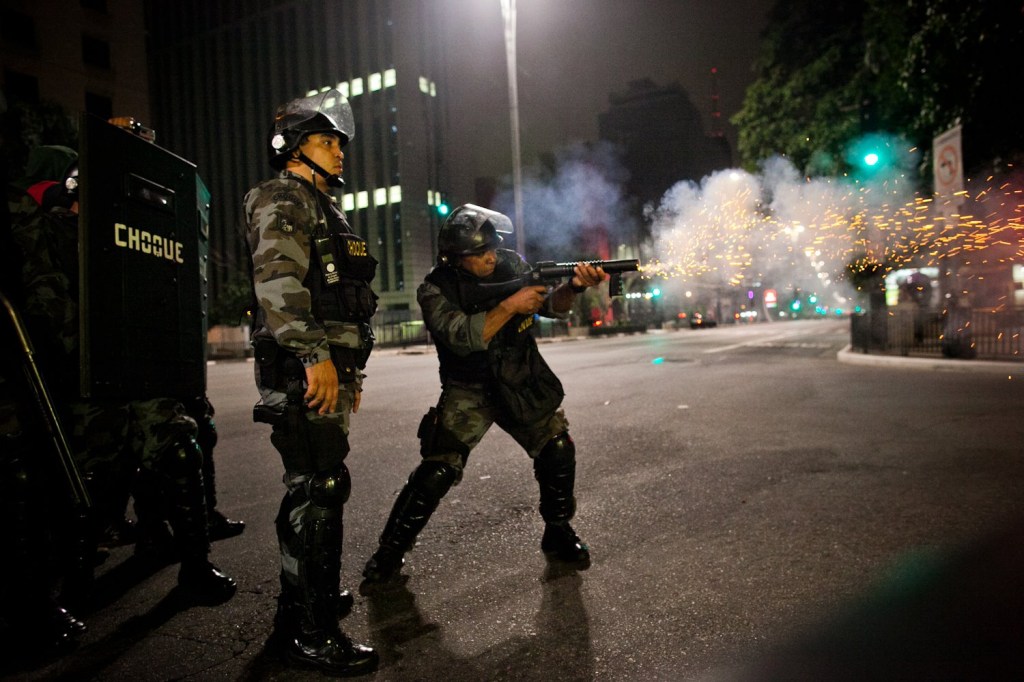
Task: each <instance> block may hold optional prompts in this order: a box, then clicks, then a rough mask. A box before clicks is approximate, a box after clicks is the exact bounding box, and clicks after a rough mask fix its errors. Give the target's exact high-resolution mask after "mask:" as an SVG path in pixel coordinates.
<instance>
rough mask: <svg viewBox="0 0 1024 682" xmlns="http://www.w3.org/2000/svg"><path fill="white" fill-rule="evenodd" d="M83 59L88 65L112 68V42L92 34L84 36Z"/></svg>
mask: <svg viewBox="0 0 1024 682" xmlns="http://www.w3.org/2000/svg"><path fill="white" fill-rule="evenodd" d="M82 61H83V62H85V64H86V65H87V66H95V67H98V68H101V69H109V68H110V43H108V42H107V41H105V40H100V39H99V38H93V37H92V36H86V35H83V36H82Z"/></svg>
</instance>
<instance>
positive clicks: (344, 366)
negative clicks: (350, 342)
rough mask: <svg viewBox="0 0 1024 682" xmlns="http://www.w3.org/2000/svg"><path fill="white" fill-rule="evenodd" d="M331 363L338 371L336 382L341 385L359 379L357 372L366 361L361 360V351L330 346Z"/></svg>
mask: <svg viewBox="0 0 1024 682" xmlns="http://www.w3.org/2000/svg"><path fill="white" fill-rule="evenodd" d="M331 362H333V363H334V368H335V369H336V370H338V381H339V382H340V383H342V384H350V383H352V382H353V381H355V380H356V379H357V378H358V377H359V370H360V369H362V368H363V367H365V366H366V361H365V360H362V351H361V350H359V349H358V348H346V347H345V346H331ZM360 362H362V364H361V365H360Z"/></svg>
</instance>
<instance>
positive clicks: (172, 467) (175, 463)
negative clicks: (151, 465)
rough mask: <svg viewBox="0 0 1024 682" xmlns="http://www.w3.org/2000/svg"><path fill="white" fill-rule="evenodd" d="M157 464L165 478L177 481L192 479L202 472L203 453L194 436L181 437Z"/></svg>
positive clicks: (163, 453) (165, 450)
mask: <svg viewBox="0 0 1024 682" xmlns="http://www.w3.org/2000/svg"><path fill="white" fill-rule="evenodd" d="M156 464H157V467H158V468H159V471H160V473H161V474H163V475H164V476H169V477H170V478H175V479H177V478H183V477H190V476H191V475H193V474H195V472H197V471H202V467H203V451H202V450H200V449H199V444H198V443H196V439H195V438H193V437H192V436H180V437H179V438H178V439H177V440H175V441H174V442H173V443H171V445H169V446H168V447H167V448H165V449H164V451H163V452H161V453H160V455H159V457H157V461H156Z"/></svg>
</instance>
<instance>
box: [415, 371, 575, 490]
mask: <svg viewBox="0 0 1024 682" xmlns="http://www.w3.org/2000/svg"><path fill="white" fill-rule="evenodd" d="M437 405H438V406H437V410H438V412H439V413H440V415H441V420H440V425H441V429H439V430H436V431H435V432H434V434H433V439H432V440H433V442H431V443H425V442H421V446H422V450H421V452H423V453H424V454H423V458H424V459H426V460H434V461H438V462H444V463H446V464H449V465H451V466H452V467H454V468H455V469H457V470H458V472H459V475H458V480H457V481H456V483H458V481H459V480H461V479H462V470H463V468H464V467H465V465H466V459H467V458H468V457H469V453H470V452H471V451H472V450H473V448H475V447H476V446H477V444H479V443H480V441H481V440H482V439H483V437H484V435H485V434H486V433H487V431H488V430H489V429H490V428H491V425H492V424H497V425H498V427H499V428H501V430H503V431H504V432H505V433H507V434H508V435H510V436H512V438H513V440H515V441H516V443H518V444H519V445H520V446H521V447H522V448H523V449H524V450H525V451H526V453H527V454H528V455H529V456H530V458H531V459H532V458H534V457H536V456H537V455H538V454H539V453H540V451H541V450H542V449H544V446H545V445H547V444H548V441H550V440H551V439H552V438H554V437H555V436H557V435H558V434H560V433H563V432H565V431H568V430H569V420H568V419H567V418H566V416H565V412H564V411H563V410H562V408H558V409H557V410H554V411H553V412H552V413H551V415H550V416H548V417H547V418H546V419H543V420H540V421H538V422H536V423H533V424H519V423H517V422H514V421H512V420H510V419H508V418H507V417H506V416H505V415H504V414H502V412H501V407H500V406H499V405H498V403H497V402H496V401H495V398H494V397H493V395H492V394H491V392H490V391H488V390H487V389H486V388H485V387H484V386H482V385H479V384H466V383H461V382H454V381H449V382H447V383H446V384H445V386H444V387H443V388H442V390H441V398H440V400H438V403H437ZM450 439H454V440H455V441H456V442H452V441H451V440H450ZM460 450H461V451H462V452H460Z"/></svg>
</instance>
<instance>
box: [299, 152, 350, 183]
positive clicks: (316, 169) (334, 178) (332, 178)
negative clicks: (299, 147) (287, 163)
mask: <svg viewBox="0 0 1024 682" xmlns="http://www.w3.org/2000/svg"><path fill="white" fill-rule="evenodd" d="M296 158H298V160H299V161H301V162H302V163H304V164H306V165H307V166H309V167H310V168H311V169H312V170H313V174H314V175H320V176H322V177H323V178H324V181H326V182H327V185H328V186H330V187H344V186H345V181H344V180H342V179H341V176H340V175H334V174H333V173H328V172H327V170H326V169H325V168H324V167H323V166H321V165H320V164H318V163H317V162H315V161H313V159H311V158H309V157H308V156H306V155H305V154H303V153H302V152H301V151H300V152H299V155H298V157H296Z"/></svg>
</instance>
